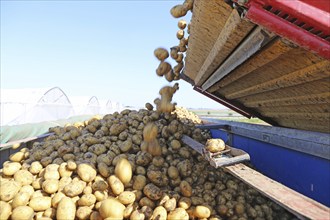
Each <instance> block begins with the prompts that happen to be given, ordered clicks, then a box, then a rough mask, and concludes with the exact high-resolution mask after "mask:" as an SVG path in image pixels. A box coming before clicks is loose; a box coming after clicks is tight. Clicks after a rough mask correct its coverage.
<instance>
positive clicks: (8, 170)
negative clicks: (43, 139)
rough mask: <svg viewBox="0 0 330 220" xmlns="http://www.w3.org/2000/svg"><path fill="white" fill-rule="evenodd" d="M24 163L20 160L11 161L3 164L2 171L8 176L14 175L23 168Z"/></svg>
mask: <svg viewBox="0 0 330 220" xmlns="http://www.w3.org/2000/svg"><path fill="white" fill-rule="evenodd" d="M21 167H22V165H21V164H20V163H18V162H9V163H6V164H4V165H3V169H2V172H3V174H5V175H6V176H12V175H14V174H15V173H16V172H17V171H19V170H20V169H21Z"/></svg>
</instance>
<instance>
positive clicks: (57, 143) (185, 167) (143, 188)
mask: <svg viewBox="0 0 330 220" xmlns="http://www.w3.org/2000/svg"><path fill="white" fill-rule="evenodd" d="M180 111H183V110H182V108H176V112H177V113H161V114H160V113H158V112H156V111H149V110H146V109H141V110H139V111H135V110H124V111H122V112H121V113H118V112H116V113H114V114H109V115H105V116H104V117H103V118H101V119H95V118H93V119H91V120H89V121H87V122H85V123H84V124H82V123H77V124H75V125H69V126H65V127H54V128H51V129H50V132H53V134H52V135H50V136H48V137H47V138H45V139H44V141H41V142H35V143H34V144H33V146H32V148H31V149H27V148H23V149H21V150H20V151H19V152H17V153H14V154H13V155H11V156H10V158H9V159H10V160H9V161H6V162H5V163H4V164H3V169H2V170H0V174H1V176H0V219H12V220H23V219H43V220H46V219H65V220H69V219H91V220H96V219H132V220H133V219H137V220H140V219H141V220H142V219H153V220H156V219H170V220H178V219H188V218H190V219H214V220H215V219H240V220H243V219H279V217H280V218H281V219H289V218H291V215H290V214H288V213H287V212H285V211H284V210H283V209H282V208H281V207H279V206H278V205H276V204H275V203H272V202H271V201H269V200H268V199H266V198H265V197H263V196H261V195H260V194H259V193H258V192H257V191H255V190H253V189H251V188H250V187H248V186H247V185H245V184H244V183H242V182H240V181H239V180H237V179H235V178H234V177H232V176H231V175H229V174H227V173H225V172H224V171H223V170H221V169H218V170H216V169H215V168H213V167H210V166H209V165H208V162H207V161H205V160H204V159H203V157H202V156H201V155H199V154H198V153H197V152H195V151H193V150H192V149H191V148H189V147H188V146H186V145H185V144H184V143H182V142H181V136H182V135H183V134H185V135H188V136H190V137H192V138H194V139H195V140H197V141H199V142H201V143H203V144H205V142H206V140H207V139H209V138H210V136H209V133H208V132H207V131H202V130H201V129H199V128H195V123H194V122H193V121H192V120H189V118H184V123H183V122H182V120H181V118H179V117H178V116H177V115H180V114H181V115H187V114H186V113H183V114H182V113H180ZM193 120H195V118H194V119H193Z"/></svg>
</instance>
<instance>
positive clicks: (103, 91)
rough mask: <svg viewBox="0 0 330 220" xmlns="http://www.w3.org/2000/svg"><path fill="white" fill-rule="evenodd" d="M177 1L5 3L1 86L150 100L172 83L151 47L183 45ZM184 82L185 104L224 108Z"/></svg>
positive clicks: (135, 102)
mask: <svg viewBox="0 0 330 220" xmlns="http://www.w3.org/2000/svg"><path fill="white" fill-rule="evenodd" d="M179 3H182V1H167V0H159V1H152V0H149V1H134V0H132V1H110V0H109V1H50V0H49V1H1V88H5V89H7V88H40V87H41V88H44V87H54V86H58V87H60V88H61V89H62V90H63V91H64V92H65V93H66V94H67V95H68V96H69V98H70V96H78V95H81V96H97V97H98V98H99V99H111V100H114V101H119V102H121V103H123V104H124V105H131V106H136V107H141V106H144V103H146V102H152V101H153V100H154V99H155V98H156V97H158V96H159V95H158V91H159V89H160V88H161V87H162V86H164V85H169V83H168V82H167V81H166V80H165V78H160V77H158V76H157V75H156V73H155V69H156V68H157V66H158V64H159V61H157V60H156V58H155V57H154V55H153V51H154V49H155V48H157V47H165V48H167V49H168V48H170V47H172V46H174V45H177V44H178V40H177V39H176V32H177V30H178V27H177V22H178V20H179V19H175V18H173V17H172V16H171V14H170V12H169V11H170V9H171V7H173V6H174V5H176V4H179ZM190 17H191V14H188V15H187V16H186V17H185V19H186V20H187V21H188V20H190ZM171 63H172V64H174V62H171ZM172 84H173V83H172ZM179 84H180V90H179V91H178V92H177V93H176V94H175V95H174V97H173V100H174V101H176V102H177V103H178V105H179V106H184V107H187V108H198V107H202V108H224V107H223V106H222V105H220V104H218V103H216V102H215V101H213V100H210V99H208V98H206V97H204V96H202V95H200V94H199V93H197V92H195V91H193V89H192V86H191V85H189V84H188V83H186V82H185V81H183V80H180V81H179Z"/></svg>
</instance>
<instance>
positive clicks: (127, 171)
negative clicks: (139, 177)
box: [115, 158, 132, 184]
mask: <svg viewBox="0 0 330 220" xmlns="http://www.w3.org/2000/svg"><path fill="white" fill-rule="evenodd" d="M115 174H116V176H117V177H118V178H119V179H120V181H121V182H122V183H124V184H127V183H129V182H130V181H131V178H132V166H131V164H130V162H128V160H127V159H125V158H121V159H120V160H119V161H118V163H117V165H116V168H115Z"/></svg>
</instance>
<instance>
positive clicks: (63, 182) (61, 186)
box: [58, 176, 72, 191]
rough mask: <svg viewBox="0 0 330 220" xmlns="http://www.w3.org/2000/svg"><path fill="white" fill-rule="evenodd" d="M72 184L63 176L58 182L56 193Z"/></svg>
mask: <svg viewBox="0 0 330 220" xmlns="http://www.w3.org/2000/svg"><path fill="white" fill-rule="evenodd" d="M71 182H72V178H71V177H68V176H65V177H62V178H61V179H60V181H59V182H58V191H62V190H63V189H64V187H65V186H66V185H68V184H70V183H71Z"/></svg>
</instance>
